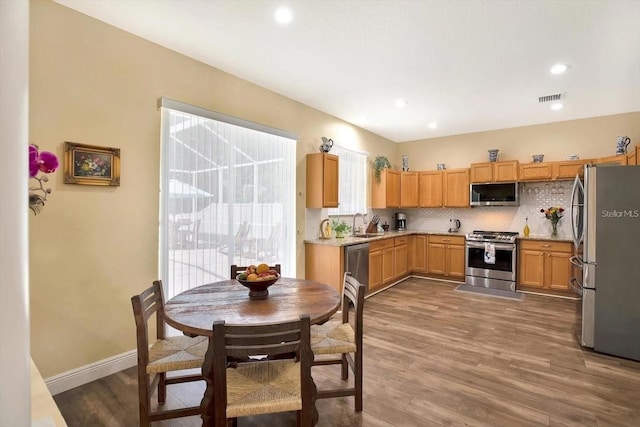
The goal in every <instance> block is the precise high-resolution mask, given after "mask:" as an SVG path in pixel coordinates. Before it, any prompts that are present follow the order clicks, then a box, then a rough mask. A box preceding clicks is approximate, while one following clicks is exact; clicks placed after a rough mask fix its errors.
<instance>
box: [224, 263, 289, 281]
mask: <svg viewBox="0 0 640 427" xmlns="http://www.w3.org/2000/svg"><path fill="white" fill-rule="evenodd" d="M246 270H247V267H238V266H237V265H235V264H232V265H231V275H230V277H231V278H232V279H235V278H236V276H238V273H242V272H243V271H246ZM269 270H275V271H277V272H278V274H282V273H281V272H280V270H281V267H280V264H276V265H270V266H269Z"/></svg>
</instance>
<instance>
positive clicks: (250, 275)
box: [236, 263, 280, 299]
mask: <svg viewBox="0 0 640 427" xmlns="http://www.w3.org/2000/svg"><path fill="white" fill-rule="evenodd" d="M279 279H280V274H279V273H278V272H277V271H276V270H273V269H271V267H269V266H268V265H267V264H264V263H262V264H258V265H250V266H248V267H247V269H246V270H245V271H243V272H242V273H238V275H237V276H236V280H237V281H238V283H240V284H241V285H242V286H244V287H246V288H249V298H251V299H264V298H266V297H267V296H268V295H269V289H268V288H269V286H271V285H273V284H274V283H276V282H277V281H278V280H279Z"/></svg>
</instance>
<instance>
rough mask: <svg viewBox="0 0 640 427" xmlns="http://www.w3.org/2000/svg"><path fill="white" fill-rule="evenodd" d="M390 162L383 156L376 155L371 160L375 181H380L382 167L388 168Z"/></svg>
mask: <svg viewBox="0 0 640 427" xmlns="http://www.w3.org/2000/svg"><path fill="white" fill-rule="evenodd" d="M390 167H391V162H389V159H387V158H386V157H385V156H377V157H376V158H375V160H374V161H373V172H374V175H375V177H376V182H378V183H379V182H380V174H382V169H384V168H390Z"/></svg>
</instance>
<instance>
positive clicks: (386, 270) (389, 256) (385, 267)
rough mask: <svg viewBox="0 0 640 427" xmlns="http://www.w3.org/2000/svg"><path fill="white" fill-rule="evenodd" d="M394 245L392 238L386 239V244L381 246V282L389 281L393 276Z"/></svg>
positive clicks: (386, 282)
mask: <svg viewBox="0 0 640 427" xmlns="http://www.w3.org/2000/svg"><path fill="white" fill-rule="evenodd" d="M393 258H394V247H393V239H388V242H387V245H386V246H384V247H383V248H382V284H383V285H386V284H388V283H391V282H392V281H393V278H394V266H393V263H394V259H393Z"/></svg>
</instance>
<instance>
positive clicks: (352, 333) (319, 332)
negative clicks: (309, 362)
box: [311, 273, 366, 412]
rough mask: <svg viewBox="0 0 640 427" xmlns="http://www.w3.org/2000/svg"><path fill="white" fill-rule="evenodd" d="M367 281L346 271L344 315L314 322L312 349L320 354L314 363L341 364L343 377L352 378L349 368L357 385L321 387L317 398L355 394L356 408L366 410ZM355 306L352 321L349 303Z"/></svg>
mask: <svg viewBox="0 0 640 427" xmlns="http://www.w3.org/2000/svg"><path fill="white" fill-rule="evenodd" d="M365 292H366V287H365V285H363V284H361V283H360V282H358V280H357V279H356V278H355V277H353V276H352V275H351V274H349V273H345V274H344V285H343V290H342V319H340V320H337V319H336V320H334V319H331V320H329V321H328V322H326V323H324V324H322V325H312V326H311V350H313V354H314V355H316V356H319V355H331V357H327V358H317V359H314V361H313V366H318V365H341V366H342V368H341V372H342V379H343V380H347V379H348V378H349V369H351V371H352V372H353V375H354V386H353V387H343V388H337V389H330V390H318V393H317V398H318V399H325V398H331V397H340V396H354V397H355V409H356V411H358V412H359V411H362V327H363V321H362V314H363V309H364V294H365ZM350 305H353V306H354V314H355V319H353V320H354V321H353V325H354V326H352V325H351V323H350V322H349V313H350V310H349V307H350Z"/></svg>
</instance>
